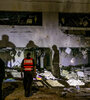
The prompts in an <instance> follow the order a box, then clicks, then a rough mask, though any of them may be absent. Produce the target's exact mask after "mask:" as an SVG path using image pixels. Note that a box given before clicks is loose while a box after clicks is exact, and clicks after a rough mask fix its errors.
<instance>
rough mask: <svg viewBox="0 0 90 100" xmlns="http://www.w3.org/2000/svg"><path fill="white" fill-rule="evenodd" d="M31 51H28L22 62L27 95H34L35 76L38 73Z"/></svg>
mask: <svg viewBox="0 0 90 100" xmlns="http://www.w3.org/2000/svg"><path fill="white" fill-rule="evenodd" d="M30 55H31V54H30V53H27V57H26V58H24V59H23V61H22V63H21V77H22V76H23V73H22V72H24V77H23V85H24V90H25V97H29V96H31V95H32V83H33V76H34V75H35V74H36V67H35V63H34V59H33V58H31V57H30Z"/></svg>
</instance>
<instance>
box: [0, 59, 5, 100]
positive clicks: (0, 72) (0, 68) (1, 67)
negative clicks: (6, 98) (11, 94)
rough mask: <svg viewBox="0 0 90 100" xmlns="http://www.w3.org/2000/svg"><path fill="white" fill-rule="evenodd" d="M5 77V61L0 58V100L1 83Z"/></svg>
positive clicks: (0, 98) (0, 94)
mask: <svg viewBox="0 0 90 100" xmlns="http://www.w3.org/2000/svg"><path fill="white" fill-rule="evenodd" d="M4 78H5V63H4V61H3V60H2V59H1V58H0V100H2V83H3V79H4Z"/></svg>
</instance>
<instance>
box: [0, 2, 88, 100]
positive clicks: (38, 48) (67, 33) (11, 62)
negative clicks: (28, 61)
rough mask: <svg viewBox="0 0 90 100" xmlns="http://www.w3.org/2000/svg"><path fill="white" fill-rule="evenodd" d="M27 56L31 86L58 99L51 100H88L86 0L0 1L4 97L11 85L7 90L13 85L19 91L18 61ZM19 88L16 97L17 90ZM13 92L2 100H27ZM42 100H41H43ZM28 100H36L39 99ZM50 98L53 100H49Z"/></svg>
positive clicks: (0, 48)
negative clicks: (30, 64)
mask: <svg viewBox="0 0 90 100" xmlns="http://www.w3.org/2000/svg"><path fill="white" fill-rule="evenodd" d="M27 52H30V53H31V56H32V58H34V60H35V64H36V69H37V77H36V78H34V81H35V83H34V86H36V87H40V88H41V87H44V88H45V87H47V88H49V89H50V91H49V92H50V93H51V94H52V93H56V94H57V95H58V97H56V100H59V99H60V98H62V99H61V100H64V98H63V96H64V95H65V96H66V97H67V100H72V99H70V97H75V100H78V99H77V98H76V97H79V98H80V99H83V100H88V99H89V98H90V1H89V0H84V1H82V0H3V1H0V58H2V59H3V61H4V62H5V80H4V86H3V88H4V92H5V89H8V90H10V88H9V87H10V84H12V83H13V84H12V88H13V85H14V86H15V87H14V88H15V89H16V88H17V84H18V86H20V84H19V83H18V82H22V81H21V72H20V69H21V62H22V60H23V58H24V57H25V56H26V54H27ZM8 84H9V85H8ZM20 87H21V86H20ZM53 87H54V89H55V90H53ZM56 88H58V89H57V91H56ZM20 89H22V88H20ZM20 89H19V90H18V91H19V92H20V91H22V90H20ZM37 91H39V90H37ZM41 91H44V90H42V89H41ZM51 91H52V92H51ZM76 91H77V92H78V93H79V95H78V94H76ZM14 92H15V91H14ZM14 92H10V93H6V92H5V93H6V94H4V99H5V100H26V99H25V98H21V95H23V93H22V92H20V93H21V94H20V95H19V94H17V95H18V97H17V96H14V95H13V93H14ZM44 92H45V94H46V92H47V93H49V92H48V91H44ZM67 94H68V95H67ZM35 95H37V92H36V94H35ZM12 96H13V98H11V97H12ZM44 97H45V95H44ZM44 97H42V99H43V100H46V99H44ZM20 98H21V99H20ZM32 98H33V99H35V100H36V99H37V100H40V98H41V97H37V98H35V97H33V96H32ZM45 98H49V97H45ZM50 98H51V99H53V98H52V97H51V95H50ZM85 98H86V99H85Z"/></svg>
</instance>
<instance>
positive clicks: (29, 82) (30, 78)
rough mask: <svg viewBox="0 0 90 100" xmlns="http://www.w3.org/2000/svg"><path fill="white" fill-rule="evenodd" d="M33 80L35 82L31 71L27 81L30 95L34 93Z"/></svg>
mask: <svg viewBox="0 0 90 100" xmlns="http://www.w3.org/2000/svg"><path fill="white" fill-rule="evenodd" d="M32 82H33V72H29V77H28V82H27V91H28V96H31V95H32Z"/></svg>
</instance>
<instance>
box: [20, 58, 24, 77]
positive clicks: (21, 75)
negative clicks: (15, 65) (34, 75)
mask: <svg viewBox="0 0 90 100" xmlns="http://www.w3.org/2000/svg"><path fill="white" fill-rule="evenodd" d="M23 63H24V60H22V63H21V78H23Z"/></svg>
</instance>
